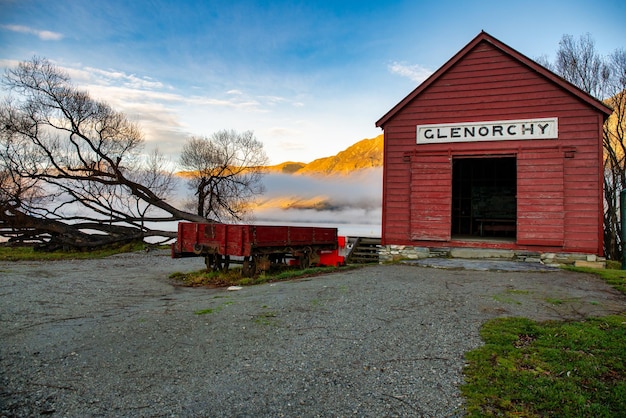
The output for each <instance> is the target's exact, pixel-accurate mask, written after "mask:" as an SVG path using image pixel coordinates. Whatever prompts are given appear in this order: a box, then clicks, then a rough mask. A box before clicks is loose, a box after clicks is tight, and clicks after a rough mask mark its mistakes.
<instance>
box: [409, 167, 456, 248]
mask: <svg viewBox="0 0 626 418" xmlns="http://www.w3.org/2000/svg"><path fill="white" fill-rule="evenodd" d="M411 163H412V164H411V200H410V202H411V231H410V233H411V239H412V240H432V241H448V240H450V231H451V228H450V214H451V212H452V194H451V193H450V190H451V187H452V163H451V160H450V158H449V157H448V156H415V157H413V158H412V161H411Z"/></svg>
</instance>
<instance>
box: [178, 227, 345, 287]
mask: <svg viewBox="0 0 626 418" xmlns="http://www.w3.org/2000/svg"><path fill="white" fill-rule="evenodd" d="M334 250H337V228H319V227H296V226H268V225H232V224H221V223H195V222H181V223H179V224H178V239H177V241H176V242H175V243H174V244H172V257H174V258H179V257H198V256H202V257H205V261H206V265H207V268H209V269H214V270H225V269H228V266H229V264H230V263H232V262H237V263H238V262H240V263H242V266H243V267H242V273H243V275H244V276H252V275H254V274H256V273H258V272H261V271H266V270H269V268H270V266H271V265H272V264H281V263H284V264H292V263H291V262H290V260H297V264H299V265H300V267H302V268H306V267H308V266H310V265H312V264H319V262H320V253H322V252H328V251H334Z"/></svg>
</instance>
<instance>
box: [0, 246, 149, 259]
mask: <svg viewBox="0 0 626 418" xmlns="http://www.w3.org/2000/svg"><path fill="white" fill-rule="evenodd" d="M144 249H145V244H143V243H133V244H126V245H122V246H119V247H115V248H107V249H101V250H94V251H51V252H47V251H35V249H34V248H33V247H10V246H0V261H55V260H77V259H78V260H85V259H92V258H104V257H109V256H111V255H115V254H121V253H129V252H135V251H143V250H144Z"/></svg>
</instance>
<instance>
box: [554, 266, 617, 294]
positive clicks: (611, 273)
mask: <svg viewBox="0 0 626 418" xmlns="http://www.w3.org/2000/svg"><path fill="white" fill-rule="evenodd" d="M610 265H611V266H616V265H615V263H612V264H610ZM616 267H619V265H617V266H616ZM564 268H565V269H566V270H569V271H578V272H581V273H592V274H595V275H597V276H599V277H601V278H602V279H603V280H604V281H605V282H607V283H608V284H609V285H611V286H613V287H614V288H615V289H617V290H619V291H620V292H622V293H624V294H626V270H621V269H619V268H610V269H609V268H606V269H594V268H590V267H570V266H567V267H564Z"/></svg>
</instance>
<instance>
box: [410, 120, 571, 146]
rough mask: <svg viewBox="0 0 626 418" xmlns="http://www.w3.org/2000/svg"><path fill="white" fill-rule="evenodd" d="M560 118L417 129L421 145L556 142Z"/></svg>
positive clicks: (442, 124) (423, 126)
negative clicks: (548, 140) (525, 141)
mask: <svg viewBox="0 0 626 418" xmlns="http://www.w3.org/2000/svg"><path fill="white" fill-rule="evenodd" d="M558 136H559V120H558V118H545V119H523V120H499V121H489V122H466V123H463V122H461V123H441V124H434V125H417V143H418V144H437V143H445V142H477V141H502V140H524V139H556V138H558Z"/></svg>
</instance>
